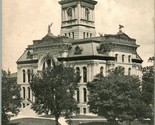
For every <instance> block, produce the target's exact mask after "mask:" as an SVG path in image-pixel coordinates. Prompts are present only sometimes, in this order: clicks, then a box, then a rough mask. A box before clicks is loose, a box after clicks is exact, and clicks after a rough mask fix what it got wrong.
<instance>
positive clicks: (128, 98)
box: [87, 67, 144, 124]
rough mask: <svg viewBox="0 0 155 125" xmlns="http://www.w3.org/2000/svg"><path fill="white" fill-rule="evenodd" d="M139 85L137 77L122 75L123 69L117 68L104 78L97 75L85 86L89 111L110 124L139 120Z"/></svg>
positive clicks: (141, 104) (141, 105) (140, 104)
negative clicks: (117, 121) (105, 119)
mask: <svg viewBox="0 0 155 125" xmlns="http://www.w3.org/2000/svg"><path fill="white" fill-rule="evenodd" d="M140 83H141V82H140V80H139V78H138V77H136V76H127V75H124V69H123V67H117V68H116V69H115V70H113V71H111V73H109V75H108V76H106V77H103V76H102V75H97V76H96V77H95V79H94V80H93V81H92V82H90V83H88V84H87V86H88V90H89V92H90V94H89V102H88V104H89V106H90V107H89V108H90V111H91V112H92V113H95V114H98V115H99V116H104V117H105V118H107V119H108V120H109V121H111V122H112V121H115V122H116V119H118V120H120V121H132V120H134V119H137V118H140V117H141V112H143V111H142V110H143V109H142V107H143V105H144V104H143V103H142V102H141V89H140ZM112 124H113V123H112Z"/></svg>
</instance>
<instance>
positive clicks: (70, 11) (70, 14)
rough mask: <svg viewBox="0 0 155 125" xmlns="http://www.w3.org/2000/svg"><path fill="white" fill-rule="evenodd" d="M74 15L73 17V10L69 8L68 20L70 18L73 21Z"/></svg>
mask: <svg viewBox="0 0 155 125" xmlns="http://www.w3.org/2000/svg"><path fill="white" fill-rule="evenodd" d="M72 15H73V14H72V8H68V9H67V16H68V18H69V19H72Z"/></svg>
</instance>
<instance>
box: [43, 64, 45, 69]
mask: <svg viewBox="0 0 155 125" xmlns="http://www.w3.org/2000/svg"><path fill="white" fill-rule="evenodd" d="M43 70H45V62H44V63H43Z"/></svg>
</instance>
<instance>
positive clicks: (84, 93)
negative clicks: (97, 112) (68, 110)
mask: <svg viewBox="0 0 155 125" xmlns="http://www.w3.org/2000/svg"><path fill="white" fill-rule="evenodd" d="M83 101H84V102H87V90H86V88H83Z"/></svg>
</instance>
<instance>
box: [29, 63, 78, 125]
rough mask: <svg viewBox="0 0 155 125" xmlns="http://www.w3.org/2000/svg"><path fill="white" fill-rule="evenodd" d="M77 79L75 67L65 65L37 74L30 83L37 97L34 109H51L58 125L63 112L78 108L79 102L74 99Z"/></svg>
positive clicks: (46, 110)
mask: <svg viewBox="0 0 155 125" xmlns="http://www.w3.org/2000/svg"><path fill="white" fill-rule="evenodd" d="M77 81H78V79H77V75H76V73H75V71H74V69H73V68H71V67H64V66H63V65H57V66H55V67H54V68H47V69H46V70H43V71H42V72H41V73H38V74H37V75H35V76H34V77H33V80H32V82H31V83H30V86H31V88H32V91H33V92H34V94H35V97H36V101H35V103H34V105H33V108H34V110H36V112H37V113H48V112H49V111H50V112H51V114H52V115H54V116H55V120H56V125H58V124H59V123H58V119H59V117H60V116H61V114H62V113H65V114H67V115H70V114H71V113H72V112H73V111H75V110H76V109H77V102H76V100H75V99H74V94H75V90H76V89H77V87H78V84H77Z"/></svg>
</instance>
